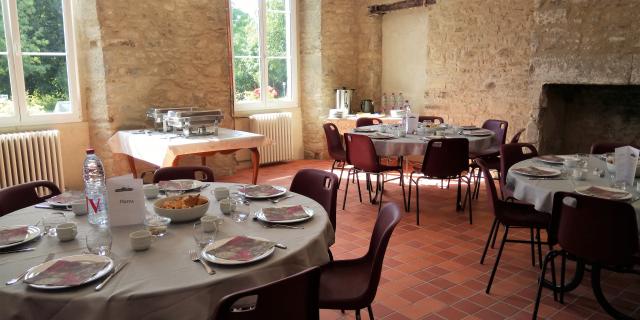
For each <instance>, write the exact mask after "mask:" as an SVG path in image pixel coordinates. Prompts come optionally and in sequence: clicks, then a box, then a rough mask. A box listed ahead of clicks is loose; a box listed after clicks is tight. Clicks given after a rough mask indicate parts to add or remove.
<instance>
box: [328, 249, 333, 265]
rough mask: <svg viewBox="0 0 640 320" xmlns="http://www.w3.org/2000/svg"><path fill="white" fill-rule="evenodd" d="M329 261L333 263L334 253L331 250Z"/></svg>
mask: <svg viewBox="0 0 640 320" xmlns="http://www.w3.org/2000/svg"><path fill="white" fill-rule="evenodd" d="M329 261H330V262H331V261H333V253H332V252H331V249H329Z"/></svg>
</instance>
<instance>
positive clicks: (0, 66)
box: [0, 55, 15, 117]
mask: <svg viewBox="0 0 640 320" xmlns="http://www.w3.org/2000/svg"><path fill="white" fill-rule="evenodd" d="M12 100H13V97H12V96H11V82H10V80H9V64H8V62H7V56H6V55H0V117H7V116H13V115H14V114H15V108H14V106H13V101H12Z"/></svg>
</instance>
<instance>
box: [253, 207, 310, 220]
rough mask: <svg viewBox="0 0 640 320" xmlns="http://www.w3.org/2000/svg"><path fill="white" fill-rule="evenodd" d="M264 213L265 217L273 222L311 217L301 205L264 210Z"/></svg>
mask: <svg viewBox="0 0 640 320" xmlns="http://www.w3.org/2000/svg"><path fill="white" fill-rule="evenodd" d="M262 213H264V217H265V218H266V219H267V220H268V221H273V222H278V221H286V220H293V219H302V218H308V217H309V215H308V214H307V212H306V211H305V210H304V208H303V207H302V206H301V205H297V206H290V207H281V208H264V209H262Z"/></svg>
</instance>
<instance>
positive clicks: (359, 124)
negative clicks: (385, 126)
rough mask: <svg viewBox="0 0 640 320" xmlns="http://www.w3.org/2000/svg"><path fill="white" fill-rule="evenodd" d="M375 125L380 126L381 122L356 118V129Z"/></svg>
mask: <svg viewBox="0 0 640 320" xmlns="http://www.w3.org/2000/svg"><path fill="white" fill-rule="evenodd" d="M376 124H382V120H380V119H378V118H358V120H356V127H366V126H373V125H376Z"/></svg>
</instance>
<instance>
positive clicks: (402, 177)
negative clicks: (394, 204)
mask: <svg viewBox="0 0 640 320" xmlns="http://www.w3.org/2000/svg"><path fill="white" fill-rule="evenodd" d="M400 187H401V188H402V201H403V202H404V203H407V194H406V193H405V192H404V170H402V169H401V170H400ZM405 211H409V209H407V208H406V207H405Z"/></svg>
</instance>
